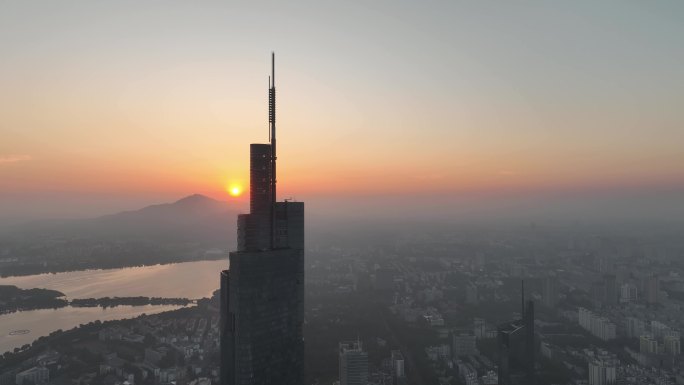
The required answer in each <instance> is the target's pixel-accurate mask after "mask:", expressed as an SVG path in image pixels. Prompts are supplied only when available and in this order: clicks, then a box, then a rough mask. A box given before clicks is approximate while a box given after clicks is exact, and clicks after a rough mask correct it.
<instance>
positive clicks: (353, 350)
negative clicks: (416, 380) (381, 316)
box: [339, 341, 403, 385]
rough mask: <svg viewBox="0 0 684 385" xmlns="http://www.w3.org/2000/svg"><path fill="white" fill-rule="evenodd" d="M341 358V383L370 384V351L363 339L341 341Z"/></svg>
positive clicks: (348, 384)
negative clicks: (363, 343) (363, 344)
mask: <svg viewBox="0 0 684 385" xmlns="http://www.w3.org/2000/svg"><path fill="white" fill-rule="evenodd" d="M339 360H340V385H367V384H368V353H367V352H364V351H363V346H362V345H361V341H345V342H340V349H339ZM402 364H403V362H402Z"/></svg>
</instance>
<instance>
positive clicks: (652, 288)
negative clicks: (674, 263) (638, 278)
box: [644, 275, 660, 304]
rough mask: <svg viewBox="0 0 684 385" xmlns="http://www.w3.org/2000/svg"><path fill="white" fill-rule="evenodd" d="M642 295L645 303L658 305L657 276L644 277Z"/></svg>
mask: <svg viewBox="0 0 684 385" xmlns="http://www.w3.org/2000/svg"><path fill="white" fill-rule="evenodd" d="M644 293H645V295H646V298H645V299H646V303H648V304H656V303H660V277H658V276H657V275H651V276H648V277H646V278H645V280H644Z"/></svg>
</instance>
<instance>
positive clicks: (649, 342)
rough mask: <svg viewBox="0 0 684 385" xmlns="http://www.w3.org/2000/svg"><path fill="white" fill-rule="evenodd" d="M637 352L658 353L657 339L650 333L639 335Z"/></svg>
mask: <svg viewBox="0 0 684 385" xmlns="http://www.w3.org/2000/svg"><path fill="white" fill-rule="evenodd" d="M639 352H640V353H642V354H658V340H656V339H655V338H653V336H652V335H651V334H644V335H642V336H641V337H639Z"/></svg>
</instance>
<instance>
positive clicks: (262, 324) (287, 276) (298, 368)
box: [220, 72, 304, 385]
mask: <svg viewBox="0 0 684 385" xmlns="http://www.w3.org/2000/svg"><path fill="white" fill-rule="evenodd" d="M274 75H275V72H273V73H272V77H271V79H270V82H269V83H270V84H269V125H270V133H271V135H270V139H271V141H270V143H268V144H252V145H251V146H250V213H249V214H241V215H239V216H238V231H237V240H238V248H237V251H234V252H231V253H230V270H224V271H222V272H221V286H220V287H221V309H220V312H221V320H220V332H221V336H220V340H221V365H220V369H221V373H220V381H221V384H222V385H272V384H279V385H301V384H303V383H304V333H303V326H304V203H302V202H289V201H285V202H276V140H275V138H276V136H275V133H276V132H275V85H274V84H275V76H274Z"/></svg>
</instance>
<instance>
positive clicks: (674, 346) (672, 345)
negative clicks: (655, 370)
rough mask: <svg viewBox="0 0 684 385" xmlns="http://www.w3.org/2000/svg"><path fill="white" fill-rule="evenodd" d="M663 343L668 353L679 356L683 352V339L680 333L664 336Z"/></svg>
mask: <svg viewBox="0 0 684 385" xmlns="http://www.w3.org/2000/svg"><path fill="white" fill-rule="evenodd" d="M663 345H664V346H665V353H666V354H670V355H675V356H678V355H680V354H681V353H682V349H681V341H680V339H679V336H678V335H676V336H675V335H670V336H665V337H663Z"/></svg>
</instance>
